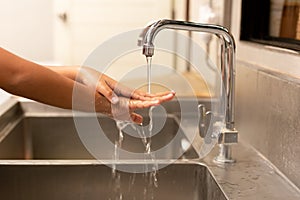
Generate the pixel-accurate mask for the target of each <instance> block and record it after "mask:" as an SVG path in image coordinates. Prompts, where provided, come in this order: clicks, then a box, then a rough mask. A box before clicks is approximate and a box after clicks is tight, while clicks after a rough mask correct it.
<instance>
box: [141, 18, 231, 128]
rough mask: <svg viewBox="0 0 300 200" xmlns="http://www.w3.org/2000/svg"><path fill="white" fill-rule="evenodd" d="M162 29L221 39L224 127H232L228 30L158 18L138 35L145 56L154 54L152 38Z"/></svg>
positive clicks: (209, 25) (220, 27)
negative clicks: (203, 34)
mask: <svg viewBox="0 0 300 200" xmlns="http://www.w3.org/2000/svg"><path fill="white" fill-rule="evenodd" d="M163 29H175V30H186V31H196V32H205V33H211V34H215V35H216V36H217V37H218V38H220V39H221V40H222V47H221V72H222V79H223V85H224V92H222V97H224V96H225V100H226V105H225V108H226V111H225V113H226V116H225V122H226V128H228V129H231V130H233V129H234V93H235V91H234V84H235V42H234V38H233V36H232V35H231V34H230V33H229V31H228V30H227V29H226V28H225V27H222V26H219V25H213V24H201V23H193V22H186V21H175V20H167V19H163V20H159V21H157V22H154V23H153V24H151V25H149V26H148V27H146V28H145V29H144V31H143V32H142V34H141V35H140V39H141V41H140V44H142V45H143V54H144V55H145V56H147V57H151V56H153V55H154V39H155V37H156V35H157V34H158V32H159V31H161V30H163Z"/></svg>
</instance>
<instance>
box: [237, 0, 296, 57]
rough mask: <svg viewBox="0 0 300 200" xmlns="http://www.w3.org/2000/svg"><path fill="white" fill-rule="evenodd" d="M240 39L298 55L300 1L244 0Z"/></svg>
mask: <svg viewBox="0 0 300 200" xmlns="http://www.w3.org/2000/svg"><path fill="white" fill-rule="evenodd" d="M240 39H241V40H244V41H250V42H256V43H262V44H268V45H273V46H277V47H283V48H288V49H292V50H295V51H298V52H300V0H243V1H242V20H241V38H240Z"/></svg>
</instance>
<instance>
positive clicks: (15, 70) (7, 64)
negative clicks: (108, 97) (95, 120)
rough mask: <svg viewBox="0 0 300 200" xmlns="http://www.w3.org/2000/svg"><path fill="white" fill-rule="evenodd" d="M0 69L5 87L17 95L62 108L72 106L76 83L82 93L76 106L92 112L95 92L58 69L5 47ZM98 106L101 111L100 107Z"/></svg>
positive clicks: (0, 76) (1, 79)
mask: <svg viewBox="0 0 300 200" xmlns="http://www.w3.org/2000/svg"><path fill="white" fill-rule="evenodd" d="M0 69H1V71H2V72H1V74H0V87H1V88H2V89H4V90H6V91H7V92H9V93H12V94H14V95H18V96H23V97H26V98H30V99H33V100H36V101H39V102H42V103H46V104H50V105H53V106H57V107H61V108H67V109H71V108H72V97H73V88H74V85H75V84H76V91H78V94H80V96H78V95H77V96H76V98H77V99H76V102H77V109H79V110H84V111H91V106H90V105H91V98H93V97H94V95H95V93H94V91H91V90H90V88H88V87H87V86H84V85H82V84H80V83H75V82H74V81H73V80H71V79H70V78H66V77H65V76H63V75H60V74H58V73H56V72H55V71H52V70H50V69H48V68H45V67H43V66H40V65H38V64H35V63H32V62H29V61H27V60H24V59H22V58H20V57H18V56H15V55H13V54H11V53H9V52H7V51H5V50H3V49H0ZM96 95H97V96H99V94H96ZM97 96H96V97H97ZM87 97H90V98H87ZM97 98H101V97H97ZM97 109H98V110H101V109H100V107H98V108H97Z"/></svg>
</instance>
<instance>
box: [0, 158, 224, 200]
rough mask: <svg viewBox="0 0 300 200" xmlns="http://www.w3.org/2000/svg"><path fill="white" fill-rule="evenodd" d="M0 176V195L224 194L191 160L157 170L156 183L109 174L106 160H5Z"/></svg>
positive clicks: (175, 197) (35, 198)
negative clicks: (97, 161)
mask: <svg viewBox="0 0 300 200" xmlns="http://www.w3.org/2000/svg"><path fill="white" fill-rule="evenodd" d="M126 165H129V164H126ZM131 165H139V164H138V163H135V164H131ZM0 177H1V184H0V185H1V187H0V191H1V198H3V199H18V200H21V199H24V200H25V199H26V200H27V199H28V200H40V199H44V200H47V199H49V200H50V199H51V200H53V199H64V200H68V199H70V200H73V199H84V200H85V199H87V200H93V199H97V200H98V199H130V200H131V199H162V200H168V199H172V200H183V199H194V200H200V199H201V200H202V199H214V200H225V199H226V198H225V195H224V194H223V192H222V191H221V190H220V188H219V186H218V185H217V183H216V181H215V180H214V178H213V177H212V175H211V174H210V172H209V171H208V169H207V168H206V167H205V166H202V165H200V164H196V163H192V162H191V163H184V162H180V161H177V162H176V163H173V164H171V165H169V166H167V167H165V168H162V169H160V170H159V171H158V172H157V174H156V177H157V186H155V185H154V184H153V180H152V176H151V174H150V173H125V172H118V171H117V172H116V174H115V175H113V174H112V169H111V168H109V167H107V166H106V165H102V164H97V163H93V162H87V161H85V162H84V161H82V162H78V161H77V162H74V161H73V162H71V161H69V162H63V161H61V162H59V161H57V162H53V161H52V162H51V161H47V162H46V161H28V162H27V163H26V162H23V163H22V164H20V163H19V164H17V165H16V164H13V163H10V164H9V163H7V164H6V165H0ZM16 191H17V192H16Z"/></svg>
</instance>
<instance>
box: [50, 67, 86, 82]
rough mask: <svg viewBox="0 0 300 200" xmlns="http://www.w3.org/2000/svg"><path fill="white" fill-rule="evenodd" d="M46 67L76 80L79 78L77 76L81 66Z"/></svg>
mask: <svg viewBox="0 0 300 200" xmlns="http://www.w3.org/2000/svg"><path fill="white" fill-rule="evenodd" d="M45 67H47V68H48V69H51V70H52V71H54V72H56V73H58V74H60V75H63V76H65V77H67V78H69V79H71V80H76V79H77V78H79V77H77V75H78V73H79V71H80V68H81V67H79V66H45Z"/></svg>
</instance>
